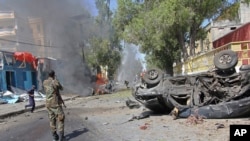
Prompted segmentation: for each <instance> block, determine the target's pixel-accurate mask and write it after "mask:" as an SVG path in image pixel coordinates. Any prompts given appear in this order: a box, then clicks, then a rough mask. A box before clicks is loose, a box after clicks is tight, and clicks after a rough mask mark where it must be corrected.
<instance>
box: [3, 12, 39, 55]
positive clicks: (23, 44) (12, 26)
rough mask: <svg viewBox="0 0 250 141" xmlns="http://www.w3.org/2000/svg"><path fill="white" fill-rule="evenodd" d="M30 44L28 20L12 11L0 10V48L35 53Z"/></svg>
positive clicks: (30, 36)
mask: <svg viewBox="0 0 250 141" xmlns="http://www.w3.org/2000/svg"><path fill="white" fill-rule="evenodd" d="M32 44H33V40H32V35H31V30H30V28H29V26H28V20H27V19H26V18H23V17H20V16H18V14H17V13H15V12H14V11H0V49H1V50H5V51H14V52H15V51H29V52H31V53H36V52H35V48H36V47H35V46H33V45H32Z"/></svg>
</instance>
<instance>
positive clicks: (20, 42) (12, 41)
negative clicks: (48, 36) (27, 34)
mask: <svg viewBox="0 0 250 141" xmlns="http://www.w3.org/2000/svg"><path fill="white" fill-rule="evenodd" d="M0 40H1V41H6V42H11V43H19V44H25V45H32V46H41V47H50V48H60V47H57V46H47V45H38V44H33V43H27V42H22V41H14V40H8V39H3V38H0Z"/></svg>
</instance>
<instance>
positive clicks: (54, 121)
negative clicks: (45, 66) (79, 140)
mask: <svg viewBox="0 0 250 141" xmlns="http://www.w3.org/2000/svg"><path fill="white" fill-rule="evenodd" d="M43 88H44V90H45V93H46V108H47V111H48V116H49V121H50V128H51V131H52V135H53V138H54V140H56V141H57V140H58V139H59V141H62V140H63V139H64V118H65V115H64V112H63V108H62V103H63V100H62V97H61V95H60V93H59V90H63V87H62V85H61V84H60V82H59V81H58V80H57V79H56V77H55V72H54V71H53V70H51V71H50V72H49V77H48V79H46V80H44V82H43ZM57 127H58V131H59V132H58V133H59V136H58V134H57Z"/></svg>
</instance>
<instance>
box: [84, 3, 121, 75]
mask: <svg viewBox="0 0 250 141" xmlns="http://www.w3.org/2000/svg"><path fill="white" fill-rule="evenodd" d="M95 3H96V7H97V9H98V16H97V17H96V20H95V21H96V22H95V27H96V29H98V30H97V33H96V34H95V36H93V37H92V38H90V39H89V46H88V47H87V48H86V52H85V56H86V59H87V62H88V63H89V65H90V66H107V67H108V70H107V71H108V77H109V79H113V77H114V73H115V72H116V70H117V69H118V68H119V65H120V61H121V53H120V51H121V49H122V48H121V45H120V42H119V39H118V36H117V34H116V32H115V31H114V30H113V27H112V25H111V20H112V11H111V10H110V7H109V5H110V0H96V1H95Z"/></svg>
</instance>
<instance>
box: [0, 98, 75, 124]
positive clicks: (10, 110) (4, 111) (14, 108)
mask: <svg viewBox="0 0 250 141" xmlns="http://www.w3.org/2000/svg"><path fill="white" fill-rule="evenodd" d="M76 97H78V95H70V96H67V95H62V98H63V100H64V101H68V100H71V99H74V98H76ZM26 104H28V101H25V102H18V103H14V104H1V105H0V119H4V118H7V117H10V116H15V115H18V114H22V113H25V112H30V108H27V109H25V108H24V106H25V105H26ZM44 107H45V101H44V100H41V101H36V109H35V110H37V109H40V108H44Z"/></svg>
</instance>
